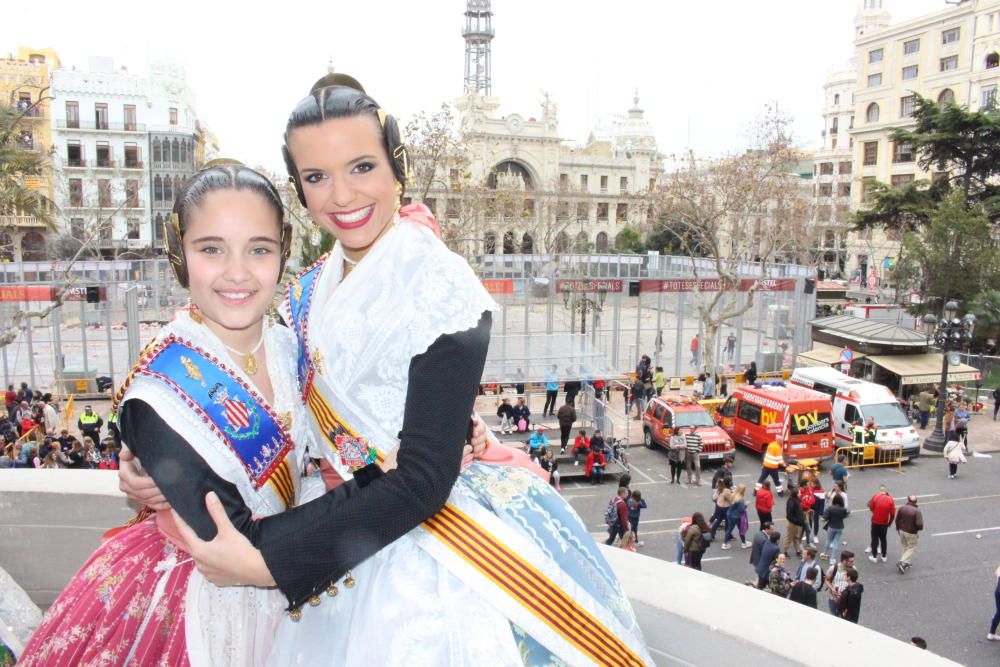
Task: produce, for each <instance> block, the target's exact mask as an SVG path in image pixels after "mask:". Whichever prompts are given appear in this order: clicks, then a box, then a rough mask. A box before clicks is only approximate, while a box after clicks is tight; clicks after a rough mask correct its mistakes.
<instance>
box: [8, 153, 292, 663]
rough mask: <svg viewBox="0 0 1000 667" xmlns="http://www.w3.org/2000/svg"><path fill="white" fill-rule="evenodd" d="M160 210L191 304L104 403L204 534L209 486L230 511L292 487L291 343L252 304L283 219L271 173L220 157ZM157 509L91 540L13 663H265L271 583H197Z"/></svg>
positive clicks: (284, 246)
mask: <svg viewBox="0 0 1000 667" xmlns="http://www.w3.org/2000/svg"><path fill="white" fill-rule="evenodd" d="M174 213H175V216H174V217H173V222H172V224H170V225H168V226H167V228H166V230H165V231H166V244H167V251H168V255H169V258H170V261H171V263H172V265H173V268H174V271H175V273H176V275H177V278H178V281H179V282H180V283H181V285H183V286H185V287H188V288H189V289H190V293H191V308H190V310H189V311H187V312H182V313H179V314H178V315H177V317H176V318H175V319H174V321H173V322H171V323H170V324H168V325H167V326H166V327H164V328H163V329H162V330H161V331H160V333H159V334H158V335H157V337H156V339H155V340H154V341H153V342H152V343H151V344H150V345H149V346H148V347H147V348H146V350H145V351H144V353H143V355H142V358H141V360H140V362H139V364H138V365H137V366H136V368H135V369H134V370H133V371H132V373H131V374H130V375H129V378H128V380H127V381H126V385H125V387H123V391H122V392H120V393H119V396H118V409H119V414H120V424H121V431H122V438H123V440H124V441H125V443H126V444H127V445H128V447H129V448H130V449H131V450H132V451H133V452H135V453H136V454H137V455H139V456H141V457H142V462H143V465H144V467H145V469H146V470H148V471H149V473H150V474H151V475H152V477H153V479H154V480H156V482H157V483H158V484H159V486H160V488H161V490H162V492H163V494H164V495H165V496H166V498H167V499H168V500H169V502H170V503H171V505H173V507H174V510H175V511H176V512H177V515H178V516H180V517H183V519H184V521H186V522H187V523H188V524H190V525H191V526H193V527H194V530H195V531H196V532H197V534H198V535H201V536H202V537H204V538H206V539H211V538H212V537H213V536H215V534H216V528H215V524H214V523H213V519H212V518H211V517H210V515H209V513H208V512H206V509H205V505H204V501H203V498H204V494H205V493H206V492H207V491H214V492H215V493H216V494H217V496H218V498H219V502H220V503H221V505H216V506H215V508H216V509H217V510H218V511H219V512H224V513H225V514H228V516H229V517H230V518H231V519H232V520H233V521H234V522H235V523H237V524H238V525H241V526H249V525H250V524H252V518H253V517H254V516H266V515H269V514H274V513H276V512H281V511H282V510H284V509H285V508H287V507H289V506H292V505H294V504H296V503H297V502H298V500H299V498H298V495H299V493H298V492H299V484H300V478H301V474H300V473H301V466H302V460H303V457H304V454H305V446H306V444H307V443H308V442H309V439H308V438H309V431H308V429H307V428H306V420H305V418H304V415H303V410H302V407H301V403H300V402H299V401H298V399H297V390H296V378H295V367H294V361H293V360H294V358H295V350H296V344H295V339H294V337H293V336H292V334H291V332H290V331H289V330H288V329H286V328H284V327H278V326H269V325H268V324H267V323H266V322H265V318H264V311H265V309H266V308H267V307H268V305H269V304H270V303H271V300H272V298H273V296H274V291H275V287H276V285H277V282H278V279H279V277H280V275H281V267H282V265H283V264H284V261H285V259H286V257H287V255H288V250H289V247H290V240H291V239H290V232H291V229H290V226H289V225H287V224H285V223H284V219H283V207H282V204H281V200H280V198H279V196H278V192H277V191H276V190H275V188H274V186H273V185H272V184H271V183H270V182H269V181H268V180H267V179H266V178H264V177H263V176H261V175H260V174H258V173H257V172H255V171H252V170H250V169H247V168H245V167H242V166H237V165H233V164H225V165H218V166H212V167H208V168H206V169H203V170H202V171H200V172H198V173H197V174H195V175H194V176H192V177H191V178H190V179H189V180H188V182H187V183H186V184H185V185H184V187H183V189H182V190H181V192H180V195H179V196H178V199H177V203H176V204H175V206H174ZM57 450H58V448H56V450H53V453H52V454H50V456H54V455H55V452H56V451H57ZM169 517H170V515H169V514H168V513H162V512H161V513H158V514H157V515H156V516H155V518H148V519H145V520H143V521H140V522H138V523H136V524H135V525H133V526H131V527H129V528H127V529H125V530H123V531H122V532H120V533H118V534H117V535H115V536H114V537H112V538H111V539H110V540H108V541H107V542H105V543H104V544H103V545H102V546H100V547H99V548H98V549H97V551H96V552H95V553H94V555H93V556H92V557H91V558H90V560H88V561H87V563H85V564H84V566H83V567H82V568H81V569H80V571H79V573H77V575H76V576H75V577H74V578H73V579H72V580H71V581H70V583H69V585H68V586H67V587H66V589H65V590H64V591H63V592H62V594H61V595H60V596H59V597H58V598H57V599H56V601H55V602H54V603H53V605H52V606H51V607H50V608H49V610H48V612H47V614H46V616H45V618H44V620H43V621H42V623H41V625H40V626H39V628H38V630H37V631H36V633H35V635H34V636H33V637H32V639H31V641H30V642H29V644H28V646H27V647H26V648H25V651H24V653H23V655H22V656H21V659H20V661H19V663H18V664H19V665H46V666H51V665H67V666H68V665H79V664H98V663H100V664H102V665H125V664H128V665H153V664H166V665H180V666H184V665H188V664H202V665H261V664H265V663H266V661H267V656H268V654H269V653H270V651H271V647H272V642H273V638H274V636H275V633H276V631H277V629H278V626H279V624H280V623H281V621H282V619H283V617H284V614H283V613H282V606H283V605H282V599H283V598H282V595H281V593H280V592H278V591H277V590H271V589H264V588H253V587H228V588H219V587H216V586H214V585H212V584H210V583H209V582H208V581H206V580H205V578H204V577H203V576H201V574H199V573H198V572H197V571H196V570H195V569H194V564H193V562H192V560H191V558H190V556H189V555H188V554H187V553H185V552H184V551H183V550H182V549H180V548H179V547H178V546H177V544H178V543H177V541H176V540H175V539H174V538H175V536H176V530H175V528H174V526H173V525H172V522H171V521H170V520H169ZM70 628H72V631H69V629H70Z"/></svg>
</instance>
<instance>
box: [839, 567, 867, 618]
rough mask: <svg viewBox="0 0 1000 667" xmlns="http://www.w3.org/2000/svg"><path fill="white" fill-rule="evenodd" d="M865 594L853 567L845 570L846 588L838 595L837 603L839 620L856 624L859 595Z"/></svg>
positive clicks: (859, 606)
mask: <svg viewBox="0 0 1000 667" xmlns="http://www.w3.org/2000/svg"><path fill="white" fill-rule="evenodd" d="M864 592H865V587H864V586H863V585H862V584H860V583H858V571H857V570H855V569H854V568H853V567H849V568H847V588H845V589H844V591H843V592H842V593H841V594H840V600H839V601H838V602H837V612H838V613H839V614H840V616H841V618H843V619H844V620H847V621H850V622H851V623H857V622H858V618H859V617H860V616H861V595H862V594H863V593H864Z"/></svg>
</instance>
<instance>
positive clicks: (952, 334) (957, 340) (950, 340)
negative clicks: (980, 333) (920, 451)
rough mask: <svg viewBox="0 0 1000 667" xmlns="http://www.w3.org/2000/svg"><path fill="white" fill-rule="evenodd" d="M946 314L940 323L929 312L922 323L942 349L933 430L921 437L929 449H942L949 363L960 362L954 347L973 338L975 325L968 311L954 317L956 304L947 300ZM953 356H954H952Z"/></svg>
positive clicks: (959, 346)
mask: <svg viewBox="0 0 1000 667" xmlns="http://www.w3.org/2000/svg"><path fill="white" fill-rule="evenodd" d="M944 312H945V317H944V319H942V320H941V321H940V322H939V321H938V318H937V317H935V316H934V315H933V314H931V313H927V314H926V315H924V318H923V322H924V324H925V325H927V328H928V339H930V337H931V335H932V332H933V339H934V343H935V344H936V345H937V346H938V347H939V348H941V384H940V386H939V387H938V401H937V416H936V418H935V419H934V432H933V433H931V434H930V435H929V436H927V439H925V440H924V447H926V448H927V449H929V450H930V451H932V452H940V451H943V450H944V445H945V440H944V438H945V435H944V406H945V402H946V400H947V398H948V364H949V363H951V364H955V365H957V364H958V363H959V356H958V354H957V350H959V349H961V348H962V346H963V345H964V344H966V343H968V342H969V341H970V340H972V330H973V329H974V328H975V326H976V316H975V315H973V314H972V313H968V314H967V315H966V316H965V317H964V318H962V319H959V318H958V317H956V313H958V304H957V303H955V302H954V301H949V302H948V303H946V304H945V306H944ZM952 355H954V357H953V358H951V357H952Z"/></svg>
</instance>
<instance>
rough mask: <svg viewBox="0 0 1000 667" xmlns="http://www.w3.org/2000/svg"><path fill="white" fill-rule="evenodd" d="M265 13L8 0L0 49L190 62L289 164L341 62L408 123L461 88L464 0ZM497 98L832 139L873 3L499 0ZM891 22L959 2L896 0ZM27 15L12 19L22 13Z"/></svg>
mask: <svg viewBox="0 0 1000 667" xmlns="http://www.w3.org/2000/svg"><path fill="white" fill-rule="evenodd" d="M268 4H269V6H270V7H271V9H269V10H267V11H266V12H263V11H260V10H258V9H256V7H257V6H258V3H251V2H229V1H222V0H218V1H216V0H200V1H199V2H193V1H191V0H173V1H172V2H167V3H162V2H155V3H153V2H149V3H147V2H135V1H134V0H131V1H129V2H120V1H118V0H105V1H98V2H90V3H86V2H80V1H79V0H73V1H72V2H67V1H65V0H49V2H45V3H42V4H37V3H27V2H18V3H7V5H8V6H5V7H4V20H3V22H2V24H0V52H9V51H14V50H15V49H16V47H17V46H18V45H19V44H24V45H28V46H33V47H36V48H40V47H54V48H55V49H56V50H57V51H58V53H59V56H60V58H61V59H62V61H63V63H64V64H68V65H76V66H77V67H78V68H86V66H87V57H88V56H90V55H107V56H113V57H114V58H115V63H116V65H126V66H127V67H128V68H129V71H132V72H142V71H145V69H146V62H147V59H148V58H153V59H168V60H172V61H175V62H180V63H181V64H183V65H184V66H185V67H186V69H187V76H188V83H189V85H190V86H191V88H192V89H193V90H194V92H195V95H196V98H197V110H198V114H199V116H201V117H203V118H204V119H205V120H207V122H208V124H209V125H210V126H211V127H212V128H213V129H214V130H215V132H216V134H217V135H218V137H219V140H220V145H221V148H222V153H223V155H226V156H229V157H235V158H238V159H241V160H243V161H244V162H247V163H250V164H262V165H265V166H267V167H268V168H270V169H272V170H274V171H276V172H280V171H281V170H282V166H281V164H282V163H281V159H280V154H279V146H280V142H281V134H282V132H283V130H284V123H285V119H286V118H287V115H288V112H289V111H290V110H291V109H292V107H293V106H294V105H295V103H296V102H297V101H298V100H299V99H300V98H301V97H303V96H304V95H305V94H306V93H307V92H308V88H309V86H310V85H311V84H312V82H313V81H314V80H316V79H317V78H318V77H319V76H320V75H321V74H323V73H324V72H325V71H326V65H327V61H328V60H329V59H330V58H331V57H332V59H333V63H334V66H335V67H336V69H337V70H339V71H343V72H347V73H350V74H352V75H354V76H355V77H357V78H358V79H359V80H360V81H361V82H362V83H363V84H364V85H365V87H366V88H367V90H368V92H369V93H371V94H372V95H373V96H374V97H375V99H377V100H378V101H379V102H380V104H381V105H382V106H384V107H385V108H387V109H388V110H389V111H390V112H391V113H394V114H396V115H397V116H399V117H401V118H403V119H404V120H405V118H406V117H407V116H409V115H411V114H413V113H415V112H417V111H419V110H422V109H434V108H436V107H437V106H439V105H440V104H441V102H444V101H451V100H453V99H454V98H455V97H456V96H457V95H459V94H461V92H462V77H463V65H464V42H463V40H462V36H461V29H462V25H463V23H464V16H463V12H464V8H465V2H464V0H433V1H424V2H419V1H418V2H415V1H413V0H381V1H376V2H361V1H355V2H350V3H346V2H342V1H339V0H333V1H331V2H326V3H318V2H309V1H308V0H307V1H305V2H297V3H288V4H284V3H268ZM492 4H493V12H494V16H493V25H494V29H495V31H496V38H495V39H494V40H493V51H492V54H493V93H494V95H498V96H500V97H502V98H503V99H504V109H505V110H507V111H512V112H513V111H516V112H518V113H520V114H521V115H522V116H525V117H530V116H536V115H539V101H540V100H541V96H542V91H547V92H548V93H549V94H550V95H551V97H552V99H553V100H554V101H555V102H556V103H557V105H558V107H559V117H560V134H561V135H562V136H563V137H564V138H566V139H567V140H570V141H573V142H577V143H579V142H582V141H584V140H585V139H586V137H587V134H588V133H589V132H590V129H591V128H592V127H593V126H594V124H595V123H596V121H597V120H598V119H599V118H601V117H602V116H605V115H607V114H612V113H621V112H624V111H625V110H626V109H628V108H629V107H630V106H631V105H632V96H633V91H634V90H635V88H638V89H639V96H640V105H641V106H642V107H643V108H644V109H645V110H646V117H647V118H648V119H649V120H650V122H651V123H652V124H653V125H654V127H655V129H656V134H657V139H658V143H659V146H660V149H661V151H663V152H664V153H667V154H670V153H675V152H680V151H683V150H685V149H686V148H688V147H690V148H693V149H694V150H695V151H696V152H698V153H703V154H718V153H723V152H728V151H733V150H739V148H740V146H741V145H742V143H743V140H744V136H745V128H746V126H747V124H748V123H749V122H750V121H751V120H752V119H753V118H754V117H755V116H756V115H758V114H759V113H760V112H761V110H762V109H763V106H764V105H765V104H766V103H769V102H773V101H777V102H778V104H779V106H780V108H782V109H783V110H785V111H787V112H789V113H791V114H792V115H793V117H794V119H795V125H796V132H797V135H798V138H799V142H800V144H801V145H802V146H803V147H804V148H810V147H815V146H816V144H818V143H819V131H820V129H821V127H822V122H821V119H820V112H821V103H822V85H823V80H824V77H825V75H826V74H827V73H828V72H829V71H830V70H831V69H839V68H841V67H842V66H843V65H844V63H845V62H846V60H847V58H848V57H850V55H851V53H852V44H851V40H852V38H853V18H854V15H855V13H856V12H857V8H858V6H859V5H860V0H764V1H758V2H748V1H747V0H715V1H714V2H680V1H678V0H641V1H640V0H616V1H614V2H608V1H607V0H575V1H573V2H564V1H556V0H530V1H529V0H494V1H493V3H492ZM886 4H887V5H888V7H889V10H890V11H891V12H892V16H893V21H894V22H895V21H898V20H903V19H907V18H912V17H914V16H918V15H921V14H925V13H928V12H932V11H936V10H938V9H943V8H944V7H945V2H944V0H886ZM12 14H13V16H12Z"/></svg>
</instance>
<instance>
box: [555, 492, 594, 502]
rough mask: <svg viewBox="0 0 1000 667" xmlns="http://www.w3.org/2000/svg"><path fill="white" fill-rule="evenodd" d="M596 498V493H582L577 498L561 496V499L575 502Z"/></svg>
mask: <svg viewBox="0 0 1000 667" xmlns="http://www.w3.org/2000/svg"><path fill="white" fill-rule="evenodd" d="M596 497H597V494H596V493H583V494H580V495H578V496H567V495H565V494H564V495H563V498H565V499H566V500H576V499H577V498H596Z"/></svg>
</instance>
